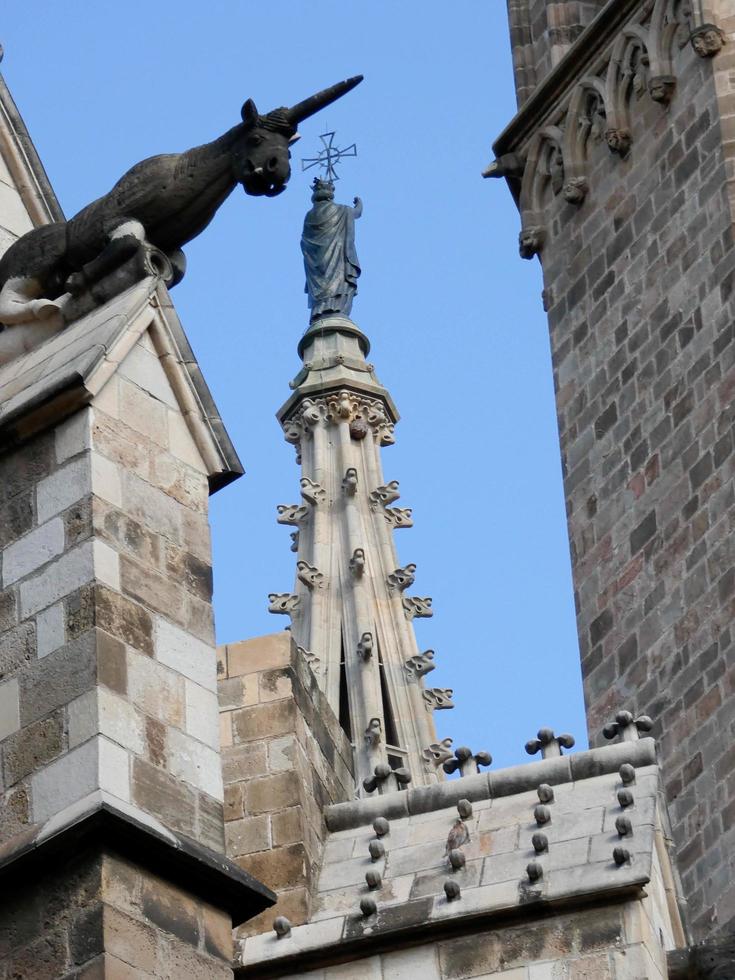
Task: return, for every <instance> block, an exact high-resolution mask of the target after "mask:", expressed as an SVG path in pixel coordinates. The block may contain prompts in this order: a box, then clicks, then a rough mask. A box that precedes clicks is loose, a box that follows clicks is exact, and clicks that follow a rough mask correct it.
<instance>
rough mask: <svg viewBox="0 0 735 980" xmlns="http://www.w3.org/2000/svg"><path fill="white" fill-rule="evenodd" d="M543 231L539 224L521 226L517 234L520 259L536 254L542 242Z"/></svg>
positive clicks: (529, 257)
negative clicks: (526, 226)
mask: <svg viewBox="0 0 735 980" xmlns="http://www.w3.org/2000/svg"><path fill="white" fill-rule="evenodd" d="M544 238H545V232H544V229H543V228H541V227H540V226H539V225H529V226H528V228H523V229H522V230H521V233H520V235H519V236H518V252H519V254H520V256H521V258H522V259H532V258H533V257H534V255H538V253H539V252H540V251H541V248H542V246H543V244H544Z"/></svg>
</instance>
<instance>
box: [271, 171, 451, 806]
mask: <svg viewBox="0 0 735 980" xmlns="http://www.w3.org/2000/svg"><path fill="white" fill-rule="evenodd" d="M319 183H320V184H321V185H322V186H323V183H324V182H319ZM315 188H316V182H315ZM315 196H316V195H315ZM330 201H331V198H330ZM358 205H359V202H357V201H356V207H357V206H358ZM330 206H331V207H332V208H334V209H336V208H343V207H344V206H342V205H333V204H331V205H330ZM312 210H313V209H312ZM344 210H347V211H353V209H352V208H345V209H344ZM310 213H311V212H310ZM337 217H339V216H337ZM308 220H309V216H307V223H308ZM344 228H345V222H344V221H342V222H341V223H340V222H339V221H336V222H335V230H334V234H335V235H337V234H342V233H343V232H344ZM340 229H341V230H340ZM313 241H314V238H313V236H311V243H313ZM311 243H310V244H309V246H308V247H309V248H312V244H311ZM331 246H332V247H331V248H330V249H329V251H330V253H333V252H334V250H335V249H334V240H333V239H332V242H331ZM302 248H304V251H305V259H306V269H307V278H308V277H309V273H310V268H311V269H312V270H313V269H314V267H315V256H314V253H313V251H312V252H311V254H310V256H309V257H307V255H306V248H305V247H304V243H303V241H302ZM325 248H326V245H325ZM344 253H345V254H346V255H347V256H348V259H346V261H345V267H346V268H347V273H346V275H345V279H347V277H348V276H350V275H351V274H352V273H353V272H354V267H355V266H356V256H355V255H354V241H351V242H347V243H346V244H345V248H344ZM316 258H317V259H318V256H316ZM317 264H318V262H317ZM357 268H358V272H359V267H357ZM317 278H318V276H317ZM337 278H339V277H337ZM322 280H323V277H322ZM353 282H354V277H353ZM311 285H312V281H311V280H310V281H307V291H309V288H310V286H311ZM353 292H354V289H353ZM333 293H334V296H335V297H336V302H334V303H332V304H331V305H332V306H337V307H338V308H339V303H340V302H342V300H341V299H340V296H342V297H343V296H344V289H342V287H340V285H339V283H337V285H336V286H335V287H334V289H333ZM309 298H310V307H311V309H312V311H313V310H314V309H315V308H316V306H317V301H318V304H319V306H320V308H321V309H327V311H325V312H323V313H321V314H318V315H316V316H315V317H314V316H312V322H311V325H310V326H309V328H308V330H307V331H306V333H305V334H304V336H303V337H302V338H301V341H300V343H299V345H298V352H299V356H300V357H301V358H302V360H303V368H302V369H301V371H300V372H299V373H298V375H297V376H296V378H295V379H294V381H292V382H291V388H292V389H293V394H292V395H291V397H290V398H289V399H288V401H287V402H286V403H285V404H284V405H283V407H282V408H281V409H280V411H279V412H278V419H279V421H280V423H281V425H282V427H283V430H284V434H285V437H286V440H287V441H288V442H290V443H292V444H293V445H294V446H295V447H296V452H297V461H298V462H299V464H300V466H301V481H300V490H301V500H300V501H299V502H298V503H294V504H280V505H279V506H278V522H279V523H281V524H287V525H291V526H292V527H293V528H294V529H295V530H294V532H293V534H292V538H293V545H292V550H293V551H295V552H296V554H297V561H296V583H295V586H294V591H293V592H292V593H284V594H272V595H271V596H270V611H271V612H274V613H285V614H288V615H290V617H291V629H292V634H293V637H294V639H295V641H296V644H297V645H298V647H299V649H300V651H301V653H302V655H303V656H304V658H305V659H307V660H308V662H309V663H310V664H311V666H312V668H313V669H314V672H315V674H316V677H317V679H318V682H319V685H320V687H321V688H322V690H323V691H324V692H325V694H326V696H327V699H328V701H329V703H330V705H331V706H332V708H333V709H334V712H335V714H336V715H337V716H338V717H339V719H340V722H341V724H342V727H343V728H344V730H345V731H346V733H347V735H348V737H349V738H350V740H351V742H352V745H353V749H354V757H355V773H356V781H357V783H358V792H359V794H360V795H363V794H365V793H371V792H375V791H376V790H377V791H378V792H380V793H385V792H390V791H391V790H395V789H397V788H401V787H404V786H405V785H406V784H407V783H408V782H411V783H412V785H424V784H427V783H431V782H435V781H436V780H437V779H439V778H443V777H442V776H441V775H440V770H439V769H438V766H439V765H440V764H441V762H442V761H443V759H444V758H446V753H441V752H437V751H432V748H433V749H434V750H436V748H437V744H436V733H435V729H434V722H433V711H434V709H436V708H447V707H453V705H452V703H451V691H446V690H436V691H433V690H427V689H425V687H424V683H423V675H424V674H427V673H428V672H429V671H431V670H433V668H434V663H433V657H434V654H433V651H431V650H427V651H425V652H423V653H422V652H420V651H419V649H418V646H417V643H416V637H415V634H414V629H413V619H414V618H417V617H427V616H431V615H432V609H431V599H429V598H426V597H423V596H417V595H414V594H413V593H412V588H411V587H412V585H413V582H414V577H415V572H416V566H415V565H413V564H402V563H401V561H400V560H399V558H398V555H397V552H396V546H395V542H394V540H393V538H394V532H395V531H399V530H403V529H404V528H409V527H411V526H412V524H413V522H412V519H411V510H410V509H409V508H406V507H400V506H395V504H396V501H397V500H398V499H399V496H400V494H399V489H398V483H397V481H395V480H386V478H385V477H384V475H383V468H382V462H381V452H380V450H381V447H382V446H389V445H392V443H393V442H394V434H393V431H394V425H395V423H396V422H397V421H398V412H397V411H396V407H395V405H394V404H393V400H392V398H391V396H390V394H389V393H388V391H387V390H386V389H385V388H384V387H383V386H382V385H381V384H380V382H379V381H378V379H377V377H376V375H375V371H374V369H373V366H372V364H370V363H368V361H367V360H366V358H367V355H368V353H369V350H370V345H369V342H368V339H367V337H366V336H365V335H364V334H363V333H362V331H361V330H360V329H359V328H358V327H357V326H356V324H355V323H354V322H353V321H352V320H351V319H350V318H349V317H348V316H347V315H346V314H345V313H344V312H336V311H328V307H329V306H330V303H329V302H328V300H326V299H325V297H324V296H323V295H322V297H321V299H320V298H319V297H318V296H317V295H316V290H313V291H312V292H310V294H309ZM351 298H352V297H351V295H350V296H349V297H348V300H349V303H350V304H351ZM342 309H344V306H343V307H342ZM446 741H449V740H446ZM439 748H442V746H439Z"/></svg>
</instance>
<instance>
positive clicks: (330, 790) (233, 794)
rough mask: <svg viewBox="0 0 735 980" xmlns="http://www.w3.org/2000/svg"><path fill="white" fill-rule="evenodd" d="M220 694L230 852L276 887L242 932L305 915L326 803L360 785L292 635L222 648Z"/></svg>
mask: <svg viewBox="0 0 735 980" xmlns="http://www.w3.org/2000/svg"><path fill="white" fill-rule="evenodd" d="M219 696H220V710H221V715H220V721H221V726H222V765H223V771H224V780H225V820H226V838H227V854H228V857H230V858H232V859H233V860H234V861H236V862H237V864H239V865H240V866H241V867H242V868H244V869H245V870H246V871H248V872H250V873H251V874H253V875H255V877H256V878H259V879H261V880H262V881H263V882H265V883H266V884H267V885H268V886H269V887H270V888H272V889H273V890H274V891H275V892H277V893H278V903H277V905H276V906H275V908H273V909H271V910H270V911H268V912H264V913H262V914H261V915H259V916H257V917H256V918H254V919H252V920H250V922H248V923H247V924H246V925H245V926H243V927H242V929H241V931H240V933H239V934H240V935H241V936H245V935H255V934H257V933H260V932H263V931H264V930H267V929H269V928H270V926H271V923H272V920H273V918H274V917H275V915H285V916H287V917H288V918H289V919H290V921H291V922H293V923H294V924H298V923H301V922H305V921H306V920H307V918H308V916H309V913H310V911H311V903H312V891H313V888H314V884H315V879H316V874H317V872H318V871H319V868H320V866H321V861H322V851H323V841H324V838H325V836H326V826H325V823H324V807H325V806H327V805H328V804H330V803H334V802H340V801H342V800H346V799H350V798H351V797H352V795H353V792H354V779H353V776H352V749H351V746H350V744H349V742H348V741H347V738H346V736H345V734H344V732H343V731H342V729H341V728H340V727H339V723H338V721H337V719H336V718H335V716H334V714H333V712H332V710H331V708H330V707H329V705H328V704H327V701H326V698H325V697H324V695H323V694H322V692H321V691H320V690H319V687H318V685H317V683H316V678H315V677H314V674H313V673H312V670H311V668H310V667H309V666H308V664H306V663H305V662H304V661H303V659H302V658H301V657H300V656H299V655H298V653H297V650H296V646H295V644H294V643H293V642H292V640H291V635H290V633H287V632H283V633H275V634H271V635H268V636H262V637H257V638H255V639H252V640H245V641H242V642H240V643H231V644H229V645H228V646H224V647H220V649H219Z"/></svg>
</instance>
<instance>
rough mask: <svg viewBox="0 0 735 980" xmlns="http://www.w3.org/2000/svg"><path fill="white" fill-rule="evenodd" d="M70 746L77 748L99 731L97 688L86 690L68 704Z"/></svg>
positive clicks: (67, 716)
mask: <svg viewBox="0 0 735 980" xmlns="http://www.w3.org/2000/svg"><path fill="white" fill-rule="evenodd" d="M66 719H67V726H68V731H69V748H70V749H73V748H76V746H77V745H81V744H82V743H83V742H86V741H87V740H88V739H90V738H92V737H93V736H94V735H96V734H97V733H98V732H99V708H98V701H97V689H96V688H93V689H92V690H91V691H86V692H85V693H84V694H82V695H81V697H78V698H74V700H73V701H70V702H69V704H68V705H67V706H66Z"/></svg>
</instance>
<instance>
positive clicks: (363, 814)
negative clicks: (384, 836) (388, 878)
mask: <svg viewBox="0 0 735 980" xmlns="http://www.w3.org/2000/svg"><path fill="white" fill-rule="evenodd" d="M624 762H628V763H630V764H631V765H633V766H635V767H636V768H640V767H642V766H652V765H655V764H656V743H655V741H654V739H652V738H642V739H640V740H639V741H637V742H619V743H617V744H616V745H604V746H602V747H600V748H597V749H589V750H588V751H587V752H577V753H575V754H574V755H565V756H560V757H558V758H556V759H543V760H541V761H540V762H528V763H525V764H524V765H520V766H510V767H509V768H507V769H498V770H497V771H496V772H487V773H481V774H480V775H477V776H465V777H463V778H461V779H449V780H446V781H445V782H443V783H439V784H437V785H435V786H420V787H417V788H416V789H409V790H404V791H399V792H395V793H386V794H385V796H375V797H368V798H365V799H360V800H350V801H349V802H347V803H334V804H332V806H330V807H327V809H326V810H325V819H326V822H327V827H328V828H329V830H330V831H332V832H335V831H338V830H352V829H353V828H355V827H361V826H363V825H366V824H369V823H371V822H372V821H373V820H374V819H375V818H376V817H386V818H387V819H389V820H395V819H399V818H400V817H408V816H412V815H414V814H417V813H433V812H434V811H436V810H443V809H444V808H445V807H450V806H454V805H456V803H457V802H458V801H459V800H461V799H468V800H472V801H476V800H489V799H494V798H495V797H500V796H513V795H514V794H516V793H523V792H526V791H528V790H534V789H537V787H538V786H539V784H540V783H548V784H549V785H551V786H558V785H560V784H562V783H569V782H573V781H576V780H580V779H589V778H591V777H593V776H604V775H607V774H608V773H613V772H616V771H617V770H618V769H619V768H620V766H621V765H622V764H623V763H624Z"/></svg>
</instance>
